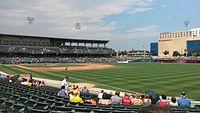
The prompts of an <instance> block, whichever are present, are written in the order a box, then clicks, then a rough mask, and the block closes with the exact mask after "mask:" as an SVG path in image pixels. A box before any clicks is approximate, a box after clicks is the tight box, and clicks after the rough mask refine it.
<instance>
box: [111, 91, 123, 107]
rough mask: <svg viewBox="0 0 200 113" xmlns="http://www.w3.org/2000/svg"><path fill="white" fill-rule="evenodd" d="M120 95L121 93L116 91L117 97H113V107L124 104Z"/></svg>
mask: <svg viewBox="0 0 200 113" xmlns="http://www.w3.org/2000/svg"><path fill="white" fill-rule="evenodd" d="M119 95H120V92H119V91H116V92H115V95H114V96H112V97H111V104H112V105H120V104H121V103H122V98H121V97H120V96H119Z"/></svg>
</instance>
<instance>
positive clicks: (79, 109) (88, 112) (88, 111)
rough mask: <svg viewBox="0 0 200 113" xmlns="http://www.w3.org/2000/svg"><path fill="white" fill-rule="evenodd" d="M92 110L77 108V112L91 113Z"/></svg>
mask: <svg viewBox="0 0 200 113" xmlns="http://www.w3.org/2000/svg"><path fill="white" fill-rule="evenodd" d="M90 111H91V109H88V108H75V112H81V113H90Z"/></svg>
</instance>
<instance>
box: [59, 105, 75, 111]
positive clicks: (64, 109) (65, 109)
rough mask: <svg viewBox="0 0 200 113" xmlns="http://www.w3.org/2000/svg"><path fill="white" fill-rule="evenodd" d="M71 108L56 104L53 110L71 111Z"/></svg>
mask: <svg viewBox="0 0 200 113" xmlns="http://www.w3.org/2000/svg"><path fill="white" fill-rule="evenodd" d="M73 109H74V108H73V107H62V106H56V108H55V111H72V110H73Z"/></svg>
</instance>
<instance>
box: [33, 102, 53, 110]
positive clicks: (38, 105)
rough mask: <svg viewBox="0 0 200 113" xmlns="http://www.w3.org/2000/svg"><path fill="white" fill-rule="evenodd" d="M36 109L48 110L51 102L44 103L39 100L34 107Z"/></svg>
mask: <svg viewBox="0 0 200 113" xmlns="http://www.w3.org/2000/svg"><path fill="white" fill-rule="evenodd" d="M33 108H34V109H40V110H48V108H49V104H48V103H42V102H37V103H36V104H35V105H34V107H33Z"/></svg>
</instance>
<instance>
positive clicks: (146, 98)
mask: <svg viewBox="0 0 200 113" xmlns="http://www.w3.org/2000/svg"><path fill="white" fill-rule="evenodd" d="M143 102H144V105H146V106H148V105H151V99H150V97H149V95H145V96H144V99H143Z"/></svg>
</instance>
